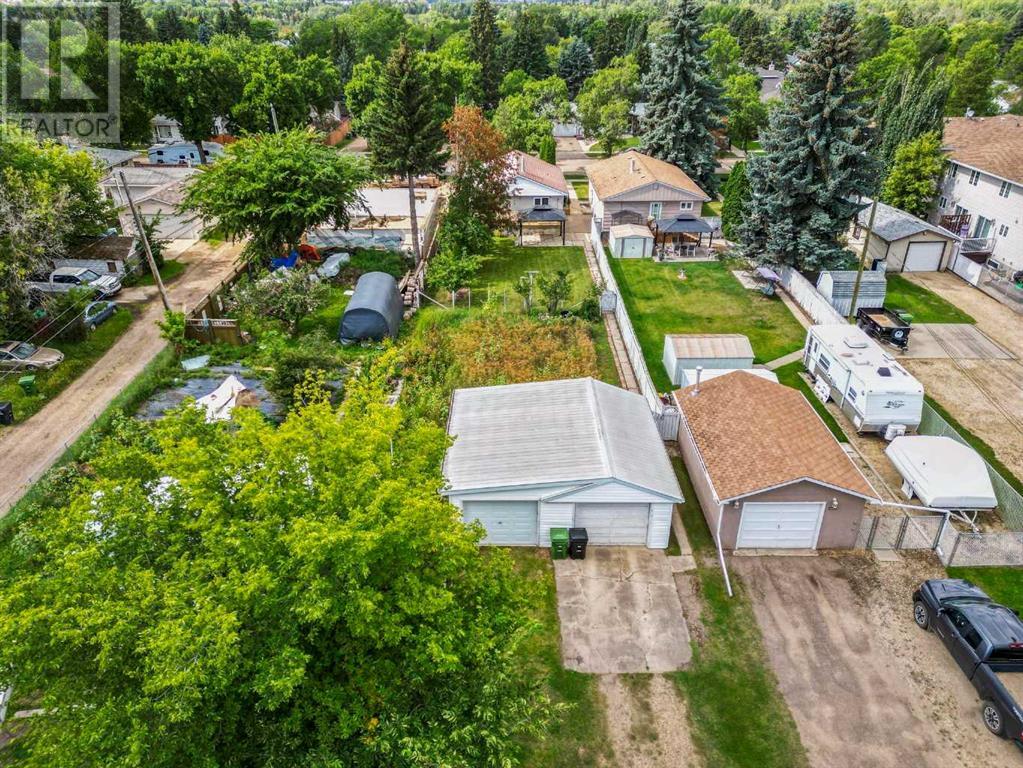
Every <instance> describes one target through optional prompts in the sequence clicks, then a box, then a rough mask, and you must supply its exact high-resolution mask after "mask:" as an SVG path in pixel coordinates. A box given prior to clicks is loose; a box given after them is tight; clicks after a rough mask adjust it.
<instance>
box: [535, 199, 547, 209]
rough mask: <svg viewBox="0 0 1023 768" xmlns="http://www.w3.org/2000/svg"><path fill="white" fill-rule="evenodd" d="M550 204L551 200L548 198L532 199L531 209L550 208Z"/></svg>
mask: <svg viewBox="0 0 1023 768" xmlns="http://www.w3.org/2000/svg"><path fill="white" fill-rule="evenodd" d="M550 204H551V199H550V198H549V197H534V198H533V207H534V208H547V207H548V206H550Z"/></svg>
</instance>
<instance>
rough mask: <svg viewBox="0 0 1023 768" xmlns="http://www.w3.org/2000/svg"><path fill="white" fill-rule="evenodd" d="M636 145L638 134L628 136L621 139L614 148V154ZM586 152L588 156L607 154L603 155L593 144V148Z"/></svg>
mask: <svg viewBox="0 0 1023 768" xmlns="http://www.w3.org/2000/svg"><path fill="white" fill-rule="evenodd" d="M638 146H639V136H629V137H628V138H627V139H624V140H622V142H621V143H620V144H619V145H618V146H617V147H616V148H615V154H618V153H619V152H624V151H625V150H627V149H634V148H636V147H638ZM586 154H587V155H589V156H590V157H601V158H603V157H607V155H605V154H604V153H603V152H602V151H601V150H599V149H597V148H596V145H594V148H593V149H591V150H589V151H588V152H587V153H586Z"/></svg>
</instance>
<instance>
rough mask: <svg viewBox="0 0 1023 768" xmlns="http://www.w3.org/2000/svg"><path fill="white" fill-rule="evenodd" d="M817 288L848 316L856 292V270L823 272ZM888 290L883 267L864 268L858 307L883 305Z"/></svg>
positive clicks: (874, 307)
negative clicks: (875, 268) (877, 268)
mask: <svg viewBox="0 0 1023 768" xmlns="http://www.w3.org/2000/svg"><path fill="white" fill-rule="evenodd" d="M817 290H818V291H820V292H821V295H823V296H824V297H825V298H826V299H827V300H828V301H829V302H830V303H831V306H833V307H834V308H835V309H836V310H838V312H839V313H841V315H842V316H843V317H846V316H848V315H849V314H850V312H849V308H850V307H851V306H852V297H853V293H854V292H856V270H854V269H833V270H831V271H826V272H821V273H820V276H819V277H818V278H817ZM887 290H888V283H887V278H886V277H885V272H884V270H883V269H882V270H864V271H863V275H862V276H861V277H860V288H859V292H857V293H856V309H861V308H863V307H866V308H867V309H878V308H880V307H883V306H884V297H885V293H886V292H887ZM852 314H856V313H855V312H853V313H852Z"/></svg>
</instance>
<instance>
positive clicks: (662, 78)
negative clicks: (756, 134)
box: [641, 0, 724, 195]
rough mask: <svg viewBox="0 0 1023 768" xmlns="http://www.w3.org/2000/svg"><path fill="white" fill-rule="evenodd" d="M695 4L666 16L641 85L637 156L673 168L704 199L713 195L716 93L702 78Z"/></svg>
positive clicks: (684, 2) (687, 0)
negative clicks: (639, 150)
mask: <svg viewBox="0 0 1023 768" xmlns="http://www.w3.org/2000/svg"><path fill="white" fill-rule="evenodd" d="M702 10H703V6H702V5H701V3H700V2H699V0H679V2H678V3H677V4H675V5H674V6H672V8H671V10H670V11H669V13H668V27H669V30H668V32H667V33H666V34H665V35H664V36H663V37H661V39H660V40H659V41H658V43H657V47H656V49H655V51H654V57H653V62H652V64H651V67H650V72H649V74H648V76H647V78H646V81H645V82H644V84H643V85H644V88H645V90H646V94H647V107H646V115H645V116H644V119H643V126H642V140H641V147H642V151H643V152H646V153H647V154H650V155H653V156H654V157H657V158H660V159H661V160H665V161H666V162H669V163H673V164H675V165H677V166H678V167H679V168H681V169H682V170H683V171H685V172H686V173H687V174H689V176H690V177H691V178H692V179H693V181H695V182H696V183H697V184H699V185H700V187H702V188H703V189H704V191H706V192H707V193H709V194H712V195H713V194H714V193H715V192H716V191H717V184H718V182H717V177H716V176H715V175H714V168H715V166H716V165H717V163H716V162H715V159H714V156H715V154H716V151H717V148H716V147H715V145H714V137H713V136H712V135H711V131H712V130H714V129H717V128H720V127H721V122H720V120H719V119H718V115H720V114H722V113H723V112H724V105H723V104H722V101H721V89H720V88H719V87H718V86H717V85H716V84H715V83H714V82H713V80H711V78H710V77H709V75H708V72H709V64H708V63H707V57H706V56H705V55H704V52H705V51H706V48H707V44H706V43H704V42H703V39H702V38H703V33H704V28H703V24H702V22H701V21H700V12H701V11H702Z"/></svg>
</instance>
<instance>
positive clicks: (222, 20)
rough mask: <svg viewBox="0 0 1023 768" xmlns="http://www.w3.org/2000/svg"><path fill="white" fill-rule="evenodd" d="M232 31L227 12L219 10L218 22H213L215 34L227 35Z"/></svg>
mask: <svg viewBox="0 0 1023 768" xmlns="http://www.w3.org/2000/svg"><path fill="white" fill-rule="evenodd" d="M230 31H231V24H230V22H228V20H227V11H225V10H224V9H223V8H218V9H217V16H216V20H215V21H214V22H213V32H214V34H217V35H226V34H228V33H229V32H230Z"/></svg>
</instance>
